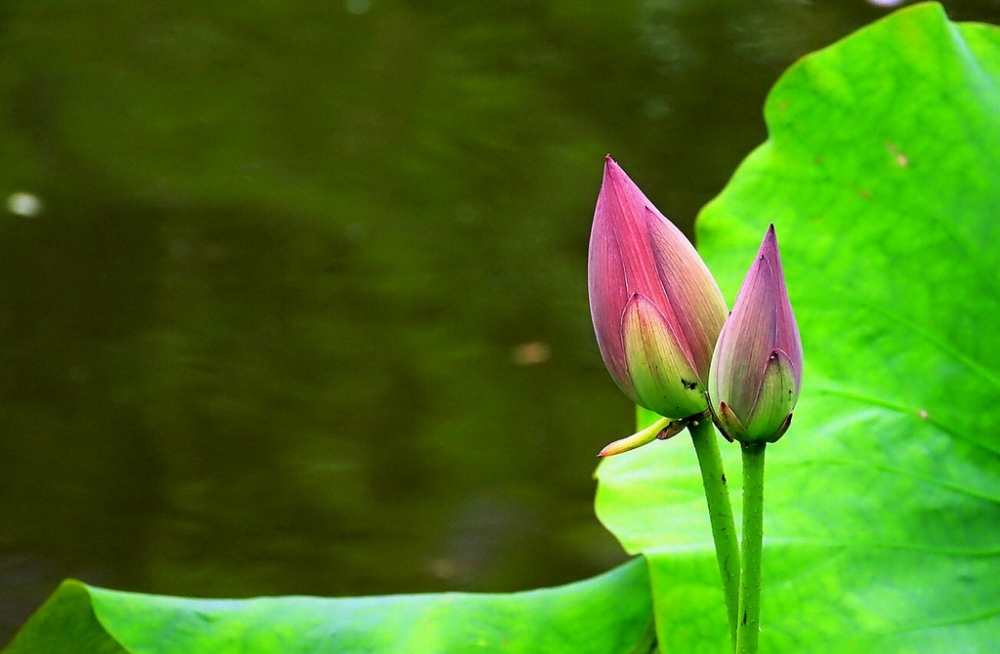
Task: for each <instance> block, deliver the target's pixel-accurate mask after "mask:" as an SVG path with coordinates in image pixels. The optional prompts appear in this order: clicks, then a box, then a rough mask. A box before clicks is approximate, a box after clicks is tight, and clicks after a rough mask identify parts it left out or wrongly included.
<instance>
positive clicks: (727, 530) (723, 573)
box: [688, 418, 740, 647]
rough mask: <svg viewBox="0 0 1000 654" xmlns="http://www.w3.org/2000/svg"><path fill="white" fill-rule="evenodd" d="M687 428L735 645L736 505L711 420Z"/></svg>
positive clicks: (737, 580)
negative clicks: (731, 495) (704, 501)
mask: <svg viewBox="0 0 1000 654" xmlns="http://www.w3.org/2000/svg"><path fill="white" fill-rule="evenodd" d="M688 430H689V431H690V432H691V440H692V441H693V442H694V450H695V452H697V453H698V465H699V466H700V467H701V481H702V483H703V484H704V486H705V499H706V500H707V501H708V516H709V518H710V520H711V522H712V538H714V539H715V557H716V559H718V561H719V576H720V577H721V578H722V592H723V594H724V595H725V596H726V612H727V614H728V616H729V635H730V637H731V638H732V641H733V646H734V647H735V645H736V616H737V608H738V606H739V587H740V546H739V541H738V540H737V536H736V523H735V521H734V520H733V506H732V504H730V502H729V487H728V486H727V485H726V474H725V472H723V470H722V456H721V455H720V454H719V440H718V437H716V435H715V429H714V428H713V427H712V421H711V420H710V419H708V418H703V419H701V420H696V421H692V422H691V423H690V424H689V425H688Z"/></svg>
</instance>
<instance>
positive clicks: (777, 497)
mask: <svg viewBox="0 0 1000 654" xmlns="http://www.w3.org/2000/svg"><path fill="white" fill-rule="evenodd" d="M765 114H766V120H767V123H768V127H769V130H770V138H769V140H768V141H767V143H765V144H764V145H763V146H762V147H761V148H759V149H758V150H756V151H755V152H754V153H753V154H752V155H751V156H750V157H749V158H748V159H747V160H746V161H745V162H744V163H743V165H742V166H741V167H740V169H739V170H738V171H737V173H736V175H735V177H734V178H733V180H732V181H731V183H730V184H729V185H728V186H727V187H726V189H725V190H724V191H723V193H722V194H721V195H720V196H719V197H718V198H717V199H716V200H714V201H713V202H712V203H711V204H709V205H708V206H707V207H706V208H705V210H704V211H703V213H702V215H701V217H700V239H699V244H700V246H701V250H702V254H703V255H704V256H705V258H706V261H707V262H708V264H709V266H710V267H711V268H712V270H713V272H714V273H715V274H716V277H717V279H718V280H719V283H720V286H721V287H722V289H723V291H724V293H725V294H726V296H727V297H728V298H730V299H732V298H733V296H734V295H735V292H736V290H737V287H738V285H739V282H740V279H741V278H742V276H743V274H744V272H745V271H746V267H747V265H748V262H749V261H751V260H752V257H753V255H754V252H755V250H756V247H757V244H758V242H759V238H760V234H761V233H763V231H764V229H766V227H767V224H768V223H769V222H772V221H773V222H774V223H775V225H776V227H777V229H778V233H779V234H780V237H781V249H782V259H783V261H784V264H785V275H786V281H787V285H788V291H789V295H790V297H791V302H792V305H793V306H794V308H795V314H796V317H797V318H798V321H799V327H800V330H801V334H802V341H803V350H804V352H805V366H806V367H805V372H804V378H803V383H802V395H801V398H800V400H799V403H798V405H797V406H796V408H795V419H794V420H793V421H792V425H791V429H790V430H789V431H788V433H787V434H786V435H785V436H784V437H783V438H782V439H781V440H780V441H779V442H778V443H776V444H774V445H772V446H769V447H768V463H767V470H766V483H765V490H764V496H765V512H764V556H763V565H764V571H763V583H764V588H763V600H762V601H763V606H762V623H761V624H762V632H761V648H760V651H761V652H775V653H778V652H796V653H797V654H798V653H803V652H836V653H838V654H843V653H852V652H863V653H868V652H893V653H894V654H898V653H906V652H912V653H915V654H922V653H926V652H948V653H952V652H986V651H992V649H993V648H994V647H995V646H996V643H997V634H1000V584H997V583H996V580H997V579H998V578H1000V437H998V429H1000V401H998V398H1000V329H998V328H997V325H1000V273H998V271H1000V30H997V29H996V28H994V27H990V26H986V25H979V24H961V23H952V22H950V21H949V20H948V19H947V17H946V16H945V15H944V12H943V10H942V9H941V7H940V6H939V5H936V4H923V5H917V6H914V7H910V8H907V9H905V10H902V11H899V12H896V13H895V14H893V15H891V16H890V17H888V18H887V19H885V20H882V21H880V22H878V23H875V24H873V25H871V26H869V27H867V28H865V29H864V30H861V31H860V32H858V33H857V34H855V35H853V36H851V37H849V38H847V39H845V40H843V41H841V42H839V43H837V44H835V45H834V46H832V47H830V48H827V49H825V50H823V51H820V52H818V53H815V54H813V55H811V56H809V57H806V58H805V59H803V60H802V61H800V62H799V63H797V64H796V65H795V66H793V67H792V68H791V69H790V70H789V71H788V72H787V73H786V74H785V75H784V76H783V77H782V79H781V80H780V81H779V82H778V84H777V85H776V86H775V88H774V89H773V91H772V93H771V95H770V97H769V99H768V102H767V107H766V112H765ZM681 445H682V443H681V442H679V441H677V440H676V439H675V440H674V441H672V442H670V443H668V444H667V445H665V446H663V447H652V446H651V447H647V448H642V449H639V450H636V451H635V452H629V453H626V454H623V455H621V456H619V457H614V458H612V459H609V460H606V461H604V462H603V463H602V464H601V467H600V470H599V472H600V482H601V484H600V489H599V493H598V500H597V509H598V514H599V515H600V517H601V518H602V520H603V521H604V522H605V523H606V524H607V525H608V526H609V528H610V529H611V530H612V531H613V532H614V533H615V534H616V535H617V536H618V537H619V538H620V539H621V541H622V542H623V543H624V544H625V546H626V548H627V549H628V550H629V551H631V552H645V553H646V554H647V556H648V557H649V559H650V562H651V578H652V582H653V586H654V602H655V606H656V613H657V618H658V632H659V636H660V641H661V644H662V646H663V648H664V650H665V651H677V652H724V651H727V647H728V633H727V629H726V616H725V609H724V602H723V597H722V592H721V590H720V587H719V581H718V571H717V569H716V567H715V561H714V554H713V550H712V540H711V535H710V531H709V522H708V517H707V515H705V501H704V497H703V496H702V493H701V480H700V478H699V474H698V469H697V463H696V460H695V455H694V452H693V451H692V448H690V447H682V446H681ZM722 449H723V451H724V455H725V456H726V470H727V472H728V473H729V475H730V482H731V485H732V488H733V499H734V500H737V501H738V499H739V483H738V482H739V479H738V475H739V471H740V466H739V456H738V448H737V447H735V446H732V445H727V444H726V443H722Z"/></svg>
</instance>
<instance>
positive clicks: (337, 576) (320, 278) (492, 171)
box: [0, 0, 1000, 643]
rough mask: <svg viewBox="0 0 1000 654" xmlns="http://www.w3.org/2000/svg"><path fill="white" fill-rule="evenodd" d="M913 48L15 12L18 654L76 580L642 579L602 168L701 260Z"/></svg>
mask: <svg viewBox="0 0 1000 654" xmlns="http://www.w3.org/2000/svg"><path fill="white" fill-rule="evenodd" d="M946 7H947V9H948V11H949V13H950V15H951V16H952V18H954V19H961V20H973V19H974V20H988V21H991V22H997V21H998V19H1000V9H998V8H997V5H996V4H995V3H986V2H982V3H972V2H964V3H946ZM888 11H890V9H887V8H883V7H878V6H875V5H874V4H866V3H864V2H860V1H859V2H847V1H839V2H805V1H803V2H791V1H787V0H784V1H777V0H771V1H765V2H759V3H742V2H736V1H735V0H733V1H724V0H713V1H709V2H704V1H695V0H674V1H669V0H639V1H637V2H626V3H607V2H597V1H579V0H574V1H572V2H570V1H569V0H548V1H544V2H529V1H527V0H484V1H479V2H442V1H440V0H431V1H425V2H414V1H410V2H407V1H403V0H395V1H392V0H346V1H344V2H337V1H323V2H320V1H318V0H313V1H308V0H302V1H298V2H277V1H276V0H270V1H264V0H260V1H256V2H248V3H237V4H233V3H225V4H224V5H223V4H220V3H191V2H157V3H144V4H141V5H139V6H137V5H136V3H127V2H120V1H113V0H103V1H102V0H97V1H95V2H89V3H72V2H68V1H65V0H54V1H52V2H35V1H31V2H29V1H26V0H16V1H12V2H8V3H6V4H5V5H4V9H3V12H2V24H3V30H2V31H0V50H2V52H4V57H3V58H2V59H0V97H2V98H3V101H2V104H0V107H2V109H3V111H2V112H0V172H2V175H0V196H2V198H4V199H6V200H7V204H6V212H4V213H2V214H0V643H3V642H6V641H7V640H8V639H9V637H10V636H11V635H12V633H13V631H14V629H16V627H17V626H18V625H19V624H21V623H22V622H23V621H24V620H25V619H26V617H27V616H28V615H29V614H30V612H31V611H33V610H34V609H35V608H36V607H37V606H38V605H39V604H40V602H41V601H42V600H43V599H44V598H45V597H46V596H47V595H48V594H49V593H51V592H52V591H53V590H54V588H55V586H56V585H57V584H58V582H59V581H60V580H61V579H63V578H66V577H75V578H78V579H82V580H84V581H87V582H89V583H93V584H98V585H104V586H109V587H114V588H120V589H127V590H135V591H144V592H154V593H169V594H183V595H192V596H232V597H246V596H253V595H274V594H317V595H327V596H336V595H349V594H365V595H368V594H383V593H400V592H417V591H441V590H475V591H510V590H519V589H526V588H533V587H538V586H545V585H553V584H560V583H565V582H569V581H573V580H577V579H581V578H584V577H588V576H591V575H593V574H596V573H598V572H601V571H604V570H606V569H608V568H610V567H612V566H614V565H616V564H617V563H619V562H621V561H623V560H624V559H625V558H626V556H625V554H624V553H623V552H622V550H621V548H620V547H619V546H618V544H617V543H616V541H615V540H614V538H613V537H612V536H610V534H608V533H607V532H606V531H605V530H604V528H603V527H602V526H601V525H600V524H599V523H598V521H597V520H596V518H595V517H594V513H593V505H592V503H593V495H594V490H595V485H594V481H593V478H592V474H593V470H594V467H595V465H596V460H595V458H594V457H595V454H596V452H597V451H598V450H599V449H600V448H601V447H602V446H603V445H605V444H606V443H607V442H609V441H611V440H613V439H615V438H618V437H620V436H623V435H625V434H626V433H628V432H629V430H630V427H631V424H632V419H633V416H632V409H631V407H630V405H629V403H628V401H627V400H626V399H625V398H624V397H623V396H621V395H620V393H619V392H618V391H617V389H616V388H615V386H614V384H613V383H612V381H611V379H610V378H609V377H608V376H607V373H606V372H605V371H604V368H603V365H602V363H601V360H600V356H599V354H598V351H597V347H596V343H595V341H594V338H593V333H592V328H591V325H590V318H589V311H588V304H587V295H586V251H587V239H588V236H589V229H590V220H591V217H592V214H593V206H594V201H595V199H596V195H597V190H598V188H599V184H600V179H601V169H602V164H603V156H604V154H605V153H608V152H610V153H612V155H613V156H615V158H616V159H617V160H618V161H619V162H620V163H621V164H622V166H623V167H624V168H625V169H626V171H628V172H629V173H630V175H631V176H632V177H633V179H635V180H636V181H637V183H639V185H640V186H641V187H642V188H643V189H644V190H645V191H646V193H647V195H649V196H650V198H651V199H652V200H653V201H654V202H656V203H657V204H658V206H659V207H660V209H661V210H662V211H663V212H664V213H666V214H667V215H668V216H671V217H672V218H673V219H674V220H675V221H676V222H677V223H678V224H679V225H681V226H682V228H683V229H685V230H686V231H687V232H688V233H689V234H690V233H691V223H692V221H693V219H694V216H695V215H696V213H697V211H698V209H699V207H701V206H702V205H703V204H704V203H705V202H706V201H707V200H708V199H710V198H711V197H712V196H713V195H715V194H716V193H717V192H718V191H719V190H720V189H721V188H722V186H723V185H724V183H725V181H726V180H727V178H728V177H729V175H730V174H731V173H732V171H733V170H734V168H735V167H736V165H737V164H738V163H739V161H740V160H741V159H742V158H743V157H744V156H745V155H746V154H747V153H748V152H749V151H750V150H751V149H752V148H753V147H755V146H756V145H757V144H759V143H760V142H761V141H763V139H764V138H765V137H766V133H765V130H764V126H763V122H762V119H761V106H762V104H763V101H764V97H765V94H766V92H767V90H768V88H769V87H770V86H771V85H772V84H773V83H774V81H775V80H776V79H777V77H778V76H779V74H780V72H781V71H782V70H784V69H785V68H786V67H787V66H788V65H789V64H791V62H793V61H794V60H795V59H797V58H798V57H800V56H801V55H803V54H805V53H807V52H809V51H811V50H814V49H816V48H818V47H821V46H824V45H827V44H829V43H831V42H833V41H834V40H836V39H838V38H840V37H842V36H844V35H846V34H848V33H849V32H851V31H852V30H854V29H856V28H858V27H860V26H862V25H864V24H866V23H868V22H870V21H872V20H875V19H877V18H878V17H879V16H882V15H885V14H886V13H887V12H888ZM655 446H664V447H666V446H668V445H665V444H663V445H655Z"/></svg>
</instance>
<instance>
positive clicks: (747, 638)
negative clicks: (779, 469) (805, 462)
mask: <svg viewBox="0 0 1000 654" xmlns="http://www.w3.org/2000/svg"><path fill="white" fill-rule="evenodd" d="M766 445H767V443H746V444H744V445H743V448H742V449H743V577H742V579H741V580H740V609H739V616H740V620H739V629H738V631H737V633H736V652H737V654H756V653H757V639H758V637H759V636H760V563H761V553H762V550H763V543H764V447H765V446H766Z"/></svg>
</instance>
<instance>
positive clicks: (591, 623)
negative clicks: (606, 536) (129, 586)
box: [4, 558, 653, 654]
mask: <svg viewBox="0 0 1000 654" xmlns="http://www.w3.org/2000/svg"><path fill="white" fill-rule="evenodd" d="M651 626H652V605H651V600H650V596H649V578H648V575H647V571H646V564H645V562H644V561H643V560H642V558H638V559H634V560H632V561H630V562H629V563H627V564H625V565H623V566H621V567H619V568H616V569H615V570H612V571H611V572H607V573H605V574H603V575H600V576H598V577H594V578H593V579H589V580H587V581H581V582H578V583H574V584H569V585H567V586H560V587H558V588H550V589H545V590H534V591H527V592H522V593H510V594H469V593H444V594H436V595H430V594H428V595H397V596H385V597H361V598H344V599H321V598H315V597H278V598H274V597H264V598H257V599H246V600H207V599H187V598H181V597H163V596H158V595H142V594H138V593H126V592H120V591H112V590H104V589H101V588H94V587H91V586H86V585H84V584H82V583H80V582H78V581H66V582H63V584H62V585H61V586H60V587H59V589H58V590H57V591H56V592H55V594H53V595H52V597H50V598H49V600H48V601H47V602H46V603H45V604H44V605H43V606H42V608H41V609H39V610H38V612H37V613H36V614H35V615H34V616H33V617H32V618H31V620H29V621H28V623H27V624H26V625H25V626H24V628H23V629H22V630H21V632H20V633H19V634H18V635H17V637H16V638H15V639H14V641H13V642H12V643H11V644H10V645H9V646H8V647H7V649H5V650H4V651H5V653H6V654H37V653H39V652H46V653H55V652H73V653H74V654H90V653H93V654H105V653H107V654H120V653H124V652H129V653H130V654H133V653H134V654H166V653H168V652H169V653H172V654H177V653H183V654H192V653H195V652H211V653H212V654H226V653H228V652H234V653H235V652H239V653H241V654H253V653H256V652H260V653H265V652H267V653H271V652H281V653H282V654H295V653H296V652H302V653H303V654H305V653H309V654H322V653H324V652H331V653H333V652H337V653H338V654H344V653H350V652H532V653H535V652H574V653H575V652H593V653H594V654H607V653H608V652H622V653H629V654H631V653H633V652H640V651H643V652H645V651H649V650H648V647H649V646H651V644H652V642H653V639H652V635H651ZM637 647H638V648H639V649H636V648H637ZM642 648H646V649H642Z"/></svg>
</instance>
